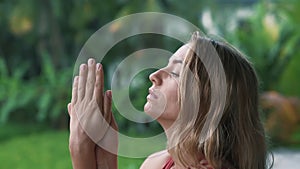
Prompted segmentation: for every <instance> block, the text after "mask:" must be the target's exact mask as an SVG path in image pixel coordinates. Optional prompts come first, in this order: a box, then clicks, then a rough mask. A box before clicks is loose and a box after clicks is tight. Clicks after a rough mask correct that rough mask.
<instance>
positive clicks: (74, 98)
mask: <svg viewBox="0 0 300 169" xmlns="http://www.w3.org/2000/svg"><path fill="white" fill-rule="evenodd" d="M77 91H78V76H75V78H74V81H73V88H72V99H71V103H72V104H75V103H76V102H77V97H78V92H77Z"/></svg>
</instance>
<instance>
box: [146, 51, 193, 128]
mask: <svg viewBox="0 0 300 169" xmlns="http://www.w3.org/2000/svg"><path fill="white" fill-rule="evenodd" d="M187 50H188V46H187V45H183V46H182V47H180V48H179V49H178V50H177V51H176V52H175V53H174V54H173V56H172V57H171V58H170V59H169V63H168V65H167V66H166V67H164V68H161V69H159V70H157V71H156V72H154V73H152V74H151V75H150V76H149V79H150V80H151V82H152V86H151V87H150V88H149V95H148V96H147V103H146V104H145V106H144V111H145V112H146V113H147V114H149V115H150V116H151V117H153V118H155V119H157V120H158V121H159V122H160V121H171V122H173V121H175V120H176V118H177V115H178V113H179V110H180V105H179V103H178V97H179V96H178V87H179V77H180V71H181V69H182V62H183V60H184V58H185V54H186V52H187Z"/></svg>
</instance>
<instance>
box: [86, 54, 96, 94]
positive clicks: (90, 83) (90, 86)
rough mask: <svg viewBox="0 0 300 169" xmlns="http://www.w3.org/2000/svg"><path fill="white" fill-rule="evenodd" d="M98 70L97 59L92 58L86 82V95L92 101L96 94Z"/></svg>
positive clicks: (89, 61)
mask: <svg viewBox="0 0 300 169" xmlns="http://www.w3.org/2000/svg"><path fill="white" fill-rule="evenodd" d="M95 70H96V62H95V59H92V58H90V59H89V60H88V75H87V81H86V87H85V90H86V91H85V94H86V96H85V97H87V98H89V99H91V98H92V97H93V93H94V86H95V81H96V77H95V74H96V72H95Z"/></svg>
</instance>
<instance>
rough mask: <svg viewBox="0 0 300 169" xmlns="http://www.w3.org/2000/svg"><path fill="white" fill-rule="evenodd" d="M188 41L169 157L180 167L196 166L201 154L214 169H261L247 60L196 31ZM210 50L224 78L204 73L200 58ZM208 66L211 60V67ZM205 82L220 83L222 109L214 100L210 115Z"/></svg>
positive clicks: (262, 148)
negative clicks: (222, 94)
mask: <svg viewBox="0 0 300 169" xmlns="http://www.w3.org/2000/svg"><path fill="white" fill-rule="evenodd" d="M188 44H189V47H190V49H189V51H188V52H187V54H186V57H185V60H184V67H185V68H184V69H183V70H182V72H181V74H180V76H181V80H180V85H179V86H180V87H179V96H180V99H179V103H180V107H181V109H180V112H179V115H178V117H177V119H176V121H175V122H174V124H173V126H172V127H171V136H170V139H169V140H168V150H169V153H170V154H171V156H172V158H173V160H174V161H175V162H176V164H179V165H180V166H183V167H186V168H187V167H190V168H197V165H199V162H200V160H201V159H203V158H205V159H206V160H207V161H208V163H209V164H210V165H212V166H213V167H214V168H215V169H219V168H222V167H226V168H235V169H265V168H266V167H267V165H266V160H267V150H266V149H267V147H266V142H265V133H264V128H263V125H262V123H261V120H260V116H259V111H258V80H257V76H256V73H255V71H254V69H253V67H252V66H251V63H250V62H249V61H248V60H247V59H246V58H245V56H244V55H243V54H242V53H241V52H239V51H238V50H237V49H235V48H233V47H232V46H231V45H229V44H227V43H224V42H217V41H213V40H211V39H208V38H205V37H202V36H200V35H199V33H194V34H193V35H192V38H191V40H190V42H189V43H188ZM215 53H216V54H217V56H218V58H219V59H220V60H221V62H222V66H223V69H224V72H225V76H226V77H225V82H222V81H220V78H218V76H215V77H211V76H209V74H208V72H207V69H206V68H208V66H207V65H206V66H205V65H204V64H203V62H202V61H203V59H207V60H210V59H211V58H213V57H212V56H211V55H214V54H215ZM209 66H211V65H209ZM214 68H215V67H214V65H213V63H212V68H211V69H213V70H214ZM213 73H214V72H213ZM215 74H217V71H216V72H215ZM211 78H214V79H211ZM211 82H214V83H219V84H220V85H222V83H226V85H225V86H226V89H225V90H226V91H225V93H226V97H225V98H226V99H225V100H224V103H225V104H224V107H223V108H219V107H218V104H217V107H215V108H214V109H213V110H216V111H214V112H210V113H212V116H210V115H209V113H208V112H209V109H210V106H211V105H213V103H212V97H215V96H212V94H211V90H212V84H211ZM219 84H217V85H219ZM215 105H216V104H214V106H215ZM219 106H220V105H219ZM217 110H222V112H220V111H217ZM220 113H221V114H220ZM217 116H220V120H219V122H218V123H215V124H214V125H210V126H209V127H208V128H205V130H207V131H206V132H207V133H209V134H208V136H209V137H207V138H205V139H204V141H203V138H201V137H203V135H201V132H203V131H202V130H203V129H204V126H205V122H206V121H207V120H213V119H210V118H209V117H213V118H215V117H217ZM201 140H202V141H201Z"/></svg>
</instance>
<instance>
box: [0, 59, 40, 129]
mask: <svg viewBox="0 0 300 169" xmlns="http://www.w3.org/2000/svg"><path fill="white" fill-rule="evenodd" d="M28 67H29V64H28V63H23V65H20V66H19V67H17V68H15V69H13V72H12V73H11V74H9V73H8V71H7V70H8V69H7V67H6V64H5V62H4V60H3V59H2V58H0V71H1V78H0V83H1V90H0V91H1V93H0V105H1V109H0V124H3V123H4V122H6V121H7V120H8V117H9V114H10V113H12V112H13V111H16V110H17V109H20V108H22V107H25V106H28V104H29V103H30V101H32V99H33V98H34V95H35V94H36V90H30V89H32V88H30V87H33V85H32V83H30V82H28V81H24V80H23V76H24V73H25V72H26V70H27V69H28ZM28 87H29V88H28ZM28 89H29V90H28Z"/></svg>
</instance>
